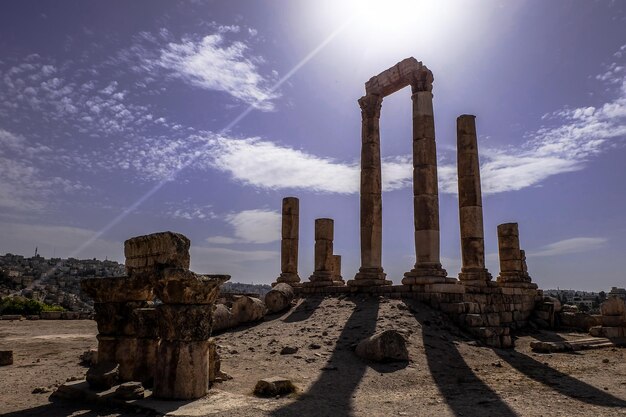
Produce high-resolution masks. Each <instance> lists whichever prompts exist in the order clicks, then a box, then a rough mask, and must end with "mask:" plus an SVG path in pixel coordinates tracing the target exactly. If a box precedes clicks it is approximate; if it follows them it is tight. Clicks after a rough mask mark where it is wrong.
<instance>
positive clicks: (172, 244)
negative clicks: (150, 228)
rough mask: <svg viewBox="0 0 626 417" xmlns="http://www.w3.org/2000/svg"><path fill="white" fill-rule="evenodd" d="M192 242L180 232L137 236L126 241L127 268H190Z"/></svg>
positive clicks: (128, 269)
mask: <svg viewBox="0 0 626 417" xmlns="http://www.w3.org/2000/svg"><path fill="white" fill-rule="evenodd" d="M190 244H191V242H190V241H189V239H188V238H187V237H185V236H184V235H182V234H180V233H173V232H161V233H152V234H150V235H145V236H137V237H133V238H131V239H128V240H127V241H126V242H124V255H125V256H126V270H127V271H128V272H129V273H131V272H133V271H137V270H153V269H155V268H157V269H159V268H183V269H188V268H189V246H190Z"/></svg>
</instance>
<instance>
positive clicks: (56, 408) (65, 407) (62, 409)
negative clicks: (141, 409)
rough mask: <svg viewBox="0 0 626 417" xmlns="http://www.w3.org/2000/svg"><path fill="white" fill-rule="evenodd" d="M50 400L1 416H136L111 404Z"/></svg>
mask: <svg viewBox="0 0 626 417" xmlns="http://www.w3.org/2000/svg"><path fill="white" fill-rule="evenodd" d="M50 401H51V402H50V403H48V404H45V405H41V406H38V407H33V408H29V409H26V410H19V411H13V412H10V413H5V414H2V417H67V416H73V415H77V416H80V417H109V416H111V415H116V416H119V417H130V416H137V413H136V412H133V411H129V410H122V409H118V408H114V407H111V406H99V405H96V404H88V403H86V402H73V401H70V400H65V401H61V400H53V399H51V400H50Z"/></svg>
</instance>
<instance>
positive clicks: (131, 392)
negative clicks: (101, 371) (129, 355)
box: [115, 381, 145, 400]
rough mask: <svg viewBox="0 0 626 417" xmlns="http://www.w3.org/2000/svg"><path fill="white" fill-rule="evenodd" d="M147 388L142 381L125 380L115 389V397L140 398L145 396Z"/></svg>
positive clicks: (123, 398)
mask: <svg viewBox="0 0 626 417" xmlns="http://www.w3.org/2000/svg"><path fill="white" fill-rule="evenodd" d="M144 393H145V389H144V387H143V385H141V383H140V382H135V381H131V382H124V383H123V384H120V386H119V387H117V389H116V390H115V397H116V398H119V399H120V400H140V399H142V398H143V397H144Z"/></svg>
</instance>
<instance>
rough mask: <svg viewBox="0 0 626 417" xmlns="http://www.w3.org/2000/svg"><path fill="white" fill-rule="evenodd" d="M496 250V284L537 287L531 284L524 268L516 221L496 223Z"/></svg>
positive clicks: (523, 257) (524, 262)
mask: <svg viewBox="0 0 626 417" xmlns="http://www.w3.org/2000/svg"><path fill="white" fill-rule="evenodd" d="M498 252H499V256H500V275H499V276H498V279H497V281H498V284H500V285H504V286H523V287H532V288H537V286H536V284H531V278H530V275H528V272H527V268H526V256H525V254H524V251H523V250H520V244H519V229H518V226H517V223H504V224H500V225H498Z"/></svg>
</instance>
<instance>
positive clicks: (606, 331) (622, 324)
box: [589, 297, 626, 338]
mask: <svg viewBox="0 0 626 417" xmlns="http://www.w3.org/2000/svg"><path fill="white" fill-rule="evenodd" d="M600 312H601V313H602V317H601V322H602V324H601V325H599V326H594V327H592V328H590V329H589V333H590V334H591V335H592V336H597V337H608V338H621V337H626V302H625V301H624V300H623V299H621V298H618V297H609V298H608V299H607V300H606V301H605V302H603V303H602V304H601V305H600Z"/></svg>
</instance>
